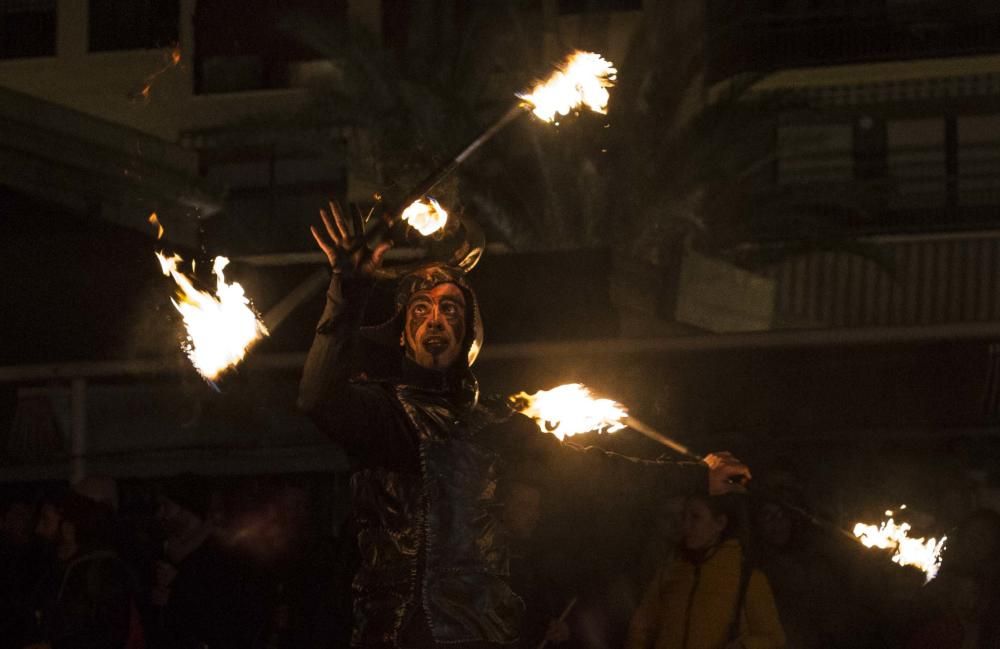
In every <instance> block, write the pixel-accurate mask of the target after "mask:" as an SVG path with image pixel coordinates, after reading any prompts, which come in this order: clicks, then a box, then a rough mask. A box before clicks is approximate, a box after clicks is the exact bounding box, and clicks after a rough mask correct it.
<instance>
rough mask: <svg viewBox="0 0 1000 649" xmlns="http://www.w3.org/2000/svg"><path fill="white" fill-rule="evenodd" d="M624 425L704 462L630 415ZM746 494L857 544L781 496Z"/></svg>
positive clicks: (759, 491)
mask: <svg viewBox="0 0 1000 649" xmlns="http://www.w3.org/2000/svg"><path fill="white" fill-rule="evenodd" d="M624 423H625V425H626V426H628V427H629V428H631V429H633V430H635V431H638V432H640V433H642V434H643V435H645V436H646V437H648V438H649V439H651V440H654V441H656V442H659V443H660V444H663V445H664V446H666V447H667V448H670V449H672V450H673V451H675V452H676V453H678V454H679V455H681V456H683V457H684V458H686V459H689V460H693V461H695V462H701V461H703V460H704V456H701V455H698V454H697V453H695V452H694V451H692V450H691V449H689V448H688V447H687V446H684V445H683V444H681V443H680V442H677V441H675V440H673V439H670V438H669V437H667V436H666V435H664V434H663V433H661V432H660V431H658V430H656V429H655V428H653V427H652V426H650V425H648V424H646V423H644V422H643V421H641V420H639V419H636V418H635V417H633V416H631V415H629V416H628V417H626V418H625V420H624ZM747 493H748V494H749V495H750V496H754V497H757V498H763V499H765V500H770V501H771V502H773V503H776V504H778V505H781V506H782V507H784V508H785V509H787V510H789V511H791V512H793V513H795V514H797V515H799V516H801V517H802V518H804V519H805V520H807V521H809V522H810V523H812V524H813V525H815V526H816V527H820V528H823V529H826V530H830V531H831V532H835V533H837V534H839V535H840V536H843V537H844V538H847V539H850V540H851V541H853V542H855V543H857V542H858V539H857V537H855V536H854V535H853V534H851V533H850V532H848V531H847V530H845V529H844V528H842V527H839V526H837V525H835V524H834V523H833V522H831V521H828V520H826V519H824V518H820V517H819V516H818V515H817V514H814V513H813V512H811V511H809V510H808V509H806V508H804V507H800V506H799V505H796V504H794V503H792V502H789V500H788V499H787V498H784V497H783V496H781V495H779V494H776V493H773V492H771V491H768V490H765V489H762V488H761V487H757V486H752V485H748V486H747Z"/></svg>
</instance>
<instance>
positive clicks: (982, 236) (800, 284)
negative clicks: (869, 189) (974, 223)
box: [764, 231, 1000, 327]
mask: <svg viewBox="0 0 1000 649" xmlns="http://www.w3.org/2000/svg"><path fill="white" fill-rule="evenodd" d="M869 243H871V244H872V245H873V248H874V249H876V250H877V251H878V257H879V261H878V262H876V261H875V260H873V259H866V258H863V257H861V256H858V255H849V254H846V253H843V252H820V253H814V254H811V255H805V256H801V257H797V258H794V259H791V260H789V261H787V262H784V263H782V264H778V265H776V266H774V267H771V268H770V269H768V270H767V271H765V273H764V274H765V275H766V276H768V277H770V278H771V279H772V280H774V282H775V291H776V292H775V325H776V326H778V327H802V326H806V327H810V326H832V327H883V326H895V327H908V326H922V325H941V324H951V323H977V322H996V321H1000V232H998V231H989V232H987V231H983V232H969V233H961V234H952V235H923V236H905V237H885V238H880V239H878V238H877V239H873V240H870V241H869Z"/></svg>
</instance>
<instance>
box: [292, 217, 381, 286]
mask: <svg viewBox="0 0 1000 649" xmlns="http://www.w3.org/2000/svg"><path fill="white" fill-rule="evenodd" d="M319 216H320V219H321V220H322V221H323V230H325V234H324V233H323V231H321V230H320V229H318V228H317V227H316V226H315V225H311V226H309V231H310V232H312V235H313V238H314V239H316V243H317V245H319V247H320V250H322V251H323V252H324V253H325V254H326V258H327V260H328V261H329V262H330V267H331V268H333V272H335V273H345V274H348V275H350V274H358V275H367V276H371V275H373V274H374V273H375V271H377V270H378V269H379V267H380V266H381V265H382V258H383V257H384V256H385V253H386V252H387V251H388V250H389V248H391V247H392V242H391V241H385V242H383V243H380V244H379V245H378V246H376V247H375V249H374V250H369V249H368V247H367V246H365V245H364V244H363V242H362V241H361V236H362V233H361V228H360V226H358V227H355V228H354V232H353V233H352V232H351V229H350V228H348V226H347V221H346V220H345V219H344V215H343V214H341V212H340V208H339V207H338V206H337V204H336V203H333V202H331V203H330V211H329V212H327V211H326V210H320V211H319ZM358 244H361V245H358Z"/></svg>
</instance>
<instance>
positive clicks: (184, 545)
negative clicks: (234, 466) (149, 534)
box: [154, 479, 266, 649]
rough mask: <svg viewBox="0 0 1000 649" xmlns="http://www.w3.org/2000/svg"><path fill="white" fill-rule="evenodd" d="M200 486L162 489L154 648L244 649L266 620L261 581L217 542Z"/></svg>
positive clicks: (205, 495) (189, 483)
mask: <svg viewBox="0 0 1000 649" xmlns="http://www.w3.org/2000/svg"><path fill="white" fill-rule="evenodd" d="M204 487H205V485H202V484H199V483H198V481H197V480H194V479H188V480H182V481H180V482H178V483H174V484H170V485H168V486H167V488H166V490H165V492H164V493H163V494H161V495H160V498H159V500H160V506H159V510H158V511H157V518H158V519H159V520H160V524H161V525H162V526H163V528H164V531H165V532H166V535H167V540H166V541H165V543H164V552H163V559H162V560H161V561H160V562H159V563H158V565H157V566H156V578H155V591H154V604H155V605H156V606H157V608H158V609H159V610H158V612H157V614H156V616H155V617H156V618H157V620H158V628H157V629H156V638H155V644H156V645H157V646H162V647H164V648H165V649H166V648H170V649H203V648H204V647H208V648H209V649H230V648H231V649H247V648H248V647H252V646H254V643H255V642H257V641H258V639H259V636H260V634H261V631H262V629H263V628H264V621H265V616H266V605H265V596H264V594H263V591H264V588H263V580H262V579H261V578H260V574H259V571H257V570H255V569H254V566H253V564H252V563H251V562H250V561H248V560H245V559H244V558H242V557H240V556H238V555H236V554H235V553H234V552H233V551H232V550H231V549H230V548H228V547H225V546H224V545H223V544H222V543H221V542H220V541H219V540H218V538H217V534H218V530H217V529H216V527H215V526H214V524H213V523H212V522H211V521H208V520H206V519H207V518H208V517H207V516H206V513H207V511H208V493H207V490H206V489H205V488H204Z"/></svg>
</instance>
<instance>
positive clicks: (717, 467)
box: [702, 451, 751, 496]
mask: <svg viewBox="0 0 1000 649" xmlns="http://www.w3.org/2000/svg"><path fill="white" fill-rule="evenodd" d="M702 461H703V462H704V463H705V464H707V465H708V493H709V494H710V495H712V496H721V495H722V494H727V493H733V492H737V493H738V492H743V491H746V483H747V482H748V481H749V480H750V477H751V476H750V468H749V467H747V465H745V464H743V463H742V462H740V461H739V460H738V459H737V458H736V456H735V455H733V454H732V453H729V452H728V451H720V452H719V453H709V454H708V455H706V456H705V457H704V459H703V460H702Z"/></svg>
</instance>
